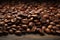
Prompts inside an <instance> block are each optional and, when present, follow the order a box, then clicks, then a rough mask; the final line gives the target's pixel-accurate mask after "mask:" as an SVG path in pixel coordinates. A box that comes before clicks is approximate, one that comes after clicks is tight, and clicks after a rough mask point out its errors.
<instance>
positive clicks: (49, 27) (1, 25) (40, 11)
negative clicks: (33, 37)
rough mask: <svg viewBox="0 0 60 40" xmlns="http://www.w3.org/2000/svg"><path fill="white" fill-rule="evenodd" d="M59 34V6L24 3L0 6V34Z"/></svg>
mask: <svg viewBox="0 0 60 40" xmlns="http://www.w3.org/2000/svg"><path fill="white" fill-rule="evenodd" d="M3 33H4V34H5V33H7V34H22V33H39V34H45V33H47V34H56V33H58V34H60V4H58V3H55V4H53V3H35V2H31V3H24V2H19V3H18V4H17V5H15V4H14V3H13V5H11V4H2V5H0V34H3Z"/></svg>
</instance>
